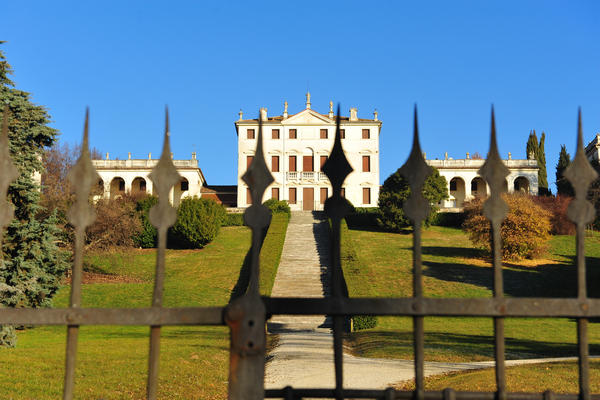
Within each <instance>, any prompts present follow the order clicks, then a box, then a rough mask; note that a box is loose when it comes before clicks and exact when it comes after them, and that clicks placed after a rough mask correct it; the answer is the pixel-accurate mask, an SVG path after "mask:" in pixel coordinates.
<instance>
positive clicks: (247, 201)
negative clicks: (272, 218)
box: [246, 188, 252, 204]
mask: <svg viewBox="0 0 600 400" xmlns="http://www.w3.org/2000/svg"><path fill="white" fill-rule="evenodd" d="M246 203H248V204H252V192H251V191H250V188H246Z"/></svg>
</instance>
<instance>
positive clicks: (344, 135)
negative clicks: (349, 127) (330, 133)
mask: <svg viewBox="0 0 600 400" xmlns="http://www.w3.org/2000/svg"><path fill="white" fill-rule="evenodd" d="M340 139H346V130H345V129H340Z"/></svg>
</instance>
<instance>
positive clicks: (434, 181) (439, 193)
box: [377, 168, 448, 232]
mask: <svg viewBox="0 0 600 400" xmlns="http://www.w3.org/2000/svg"><path fill="white" fill-rule="evenodd" d="M409 196H410V187H409V186H408V181H407V180H406V179H404V178H403V177H402V175H400V170H399V169H398V170H397V171H396V172H394V173H393V174H392V175H390V176H389V177H388V178H387V179H386V180H385V182H384V183H383V186H382V187H381V190H380V192H379V210H380V213H379V217H378V219H377V223H378V224H379V226H380V227H382V228H384V229H386V230H390V231H395V232H399V231H400V230H402V228H404V227H406V226H409V225H410V221H409V220H408V218H406V216H405V215H404V210H403V209H402V206H403V204H404V201H405V200H406V199H408V197H409ZM423 196H424V197H425V198H426V199H427V200H428V201H429V202H430V203H431V204H432V205H433V204H437V203H439V202H440V201H442V200H444V199H447V198H448V189H447V183H446V178H444V177H443V176H441V175H440V173H439V172H438V170H437V169H435V168H434V169H433V173H432V174H431V175H429V176H428V177H427V179H426V180H425V185H424V187H423ZM436 212H437V207H435V206H432V207H431V212H430V214H429V216H428V218H427V219H426V220H425V224H426V225H429V224H430V223H431V219H432V218H433V216H434V215H435V213H436Z"/></svg>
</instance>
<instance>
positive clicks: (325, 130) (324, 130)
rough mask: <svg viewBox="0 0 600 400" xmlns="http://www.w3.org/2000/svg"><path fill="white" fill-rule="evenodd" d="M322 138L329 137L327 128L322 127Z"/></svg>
mask: <svg viewBox="0 0 600 400" xmlns="http://www.w3.org/2000/svg"><path fill="white" fill-rule="evenodd" d="M321 139H327V129H321Z"/></svg>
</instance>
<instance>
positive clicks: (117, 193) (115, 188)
mask: <svg viewBox="0 0 600 400" xmlns="http://www.w3.org/2000/svg"><path fill="white" fill-rule="evenodd" d="M124 194H125V180H124V179H123V178H121V177H119V176H117V177H115V178H113V180H112V181H111V182H110V199H111V200H114V199H117V198H120V197H123V195H124Z"/></svg>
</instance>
